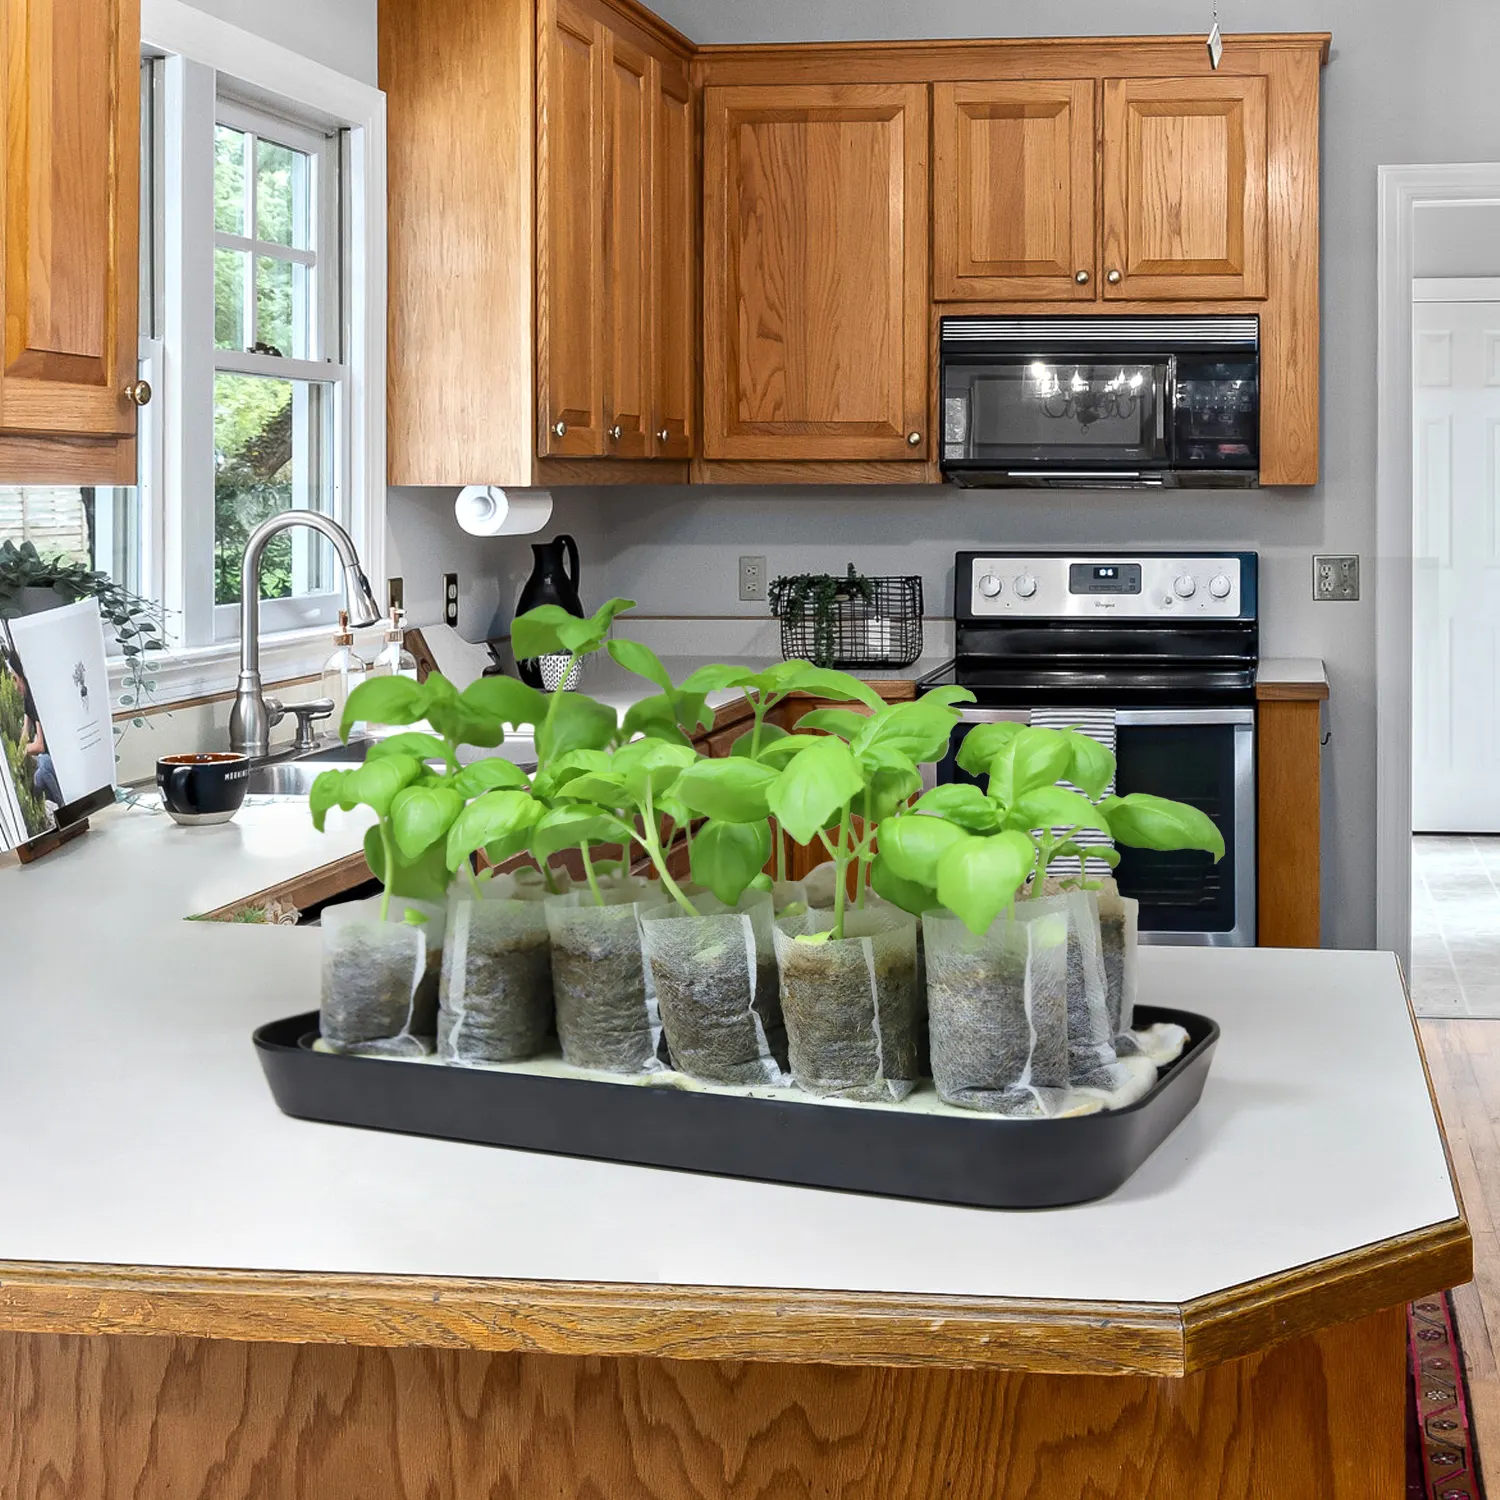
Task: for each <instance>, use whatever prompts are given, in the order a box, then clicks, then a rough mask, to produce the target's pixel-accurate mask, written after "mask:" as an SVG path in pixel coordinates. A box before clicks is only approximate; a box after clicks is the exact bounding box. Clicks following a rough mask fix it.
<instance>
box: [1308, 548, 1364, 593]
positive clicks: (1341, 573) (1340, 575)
mask: <svg viewBox="0 0 1500 1500" xmlns="http://www.w3.org/2000/svg"><path fill="white" fill-rule="evenodd" d="M1313 598H1314V599H1316V600H1318V601H1319V602H1320V603H1338V604H1342V603H1347V602H1349V601H1351V600H1354V599H1358V598H1359V559H1358V558H1357V557H1315V558H1313Z"/></svg>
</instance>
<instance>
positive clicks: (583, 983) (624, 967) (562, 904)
mask: <svg viewBox="0 0 1500 1500" xmlns="http://www.w3.org/2000/svg"><path fill="white" fill-rule="evenodd" d="M604 896H605V900H606V902H609V903H610V904H608V905H605V906H595V905H594V904H593V896H592V894H591V893H590V892H589V891H588V890H586V889H585V890H573V891H569V892H568V893H567V894H566V895H563V896H552V897H549V898H548V899H547V901H546V902H545V903H544V906H545V910H546V913H547V927H548V931H549V933H550V935H551V940H552V995H553V1000H554V1002H555V1005H556V1011H557V1036H558V1040H559V1041H560V1042H561V1043H562V1052H563V1058H564V1060H565V1061H566V1062H569V1063H571V1064H573V1066H574V1067H579V1068H599V1069H602V1070H603V1071H605V1072H609V1073H644V1072H651V1071H653V1070H655V1069H656V1068H659V1067H660V1066H661V1064H660V1062H659V1061H658V1060H657V1047H658V1043H659V1042H660V1040H661V1021H660V1018H659V1015H658V1012H657V1007H656V996H655V992H654V990H653V989H652V987H651V986H650V985H649V984H648V982H647V974H646V968H645V964H644V962H643V959H642V954H641V932H640V922H639V914H638V909H639V908H640V907H641V906H648V907H649V906H657V905H660V903H661V901H662V900H663V897H662V894H661V891H660V889H659V888H657V887H654V886H648V885H647V883H646V882H644V881H641V882H638V883H632V884H628V885H621V886H617V887H614V888H612V889H610V890H606V891H605V892H604Z"/></svg>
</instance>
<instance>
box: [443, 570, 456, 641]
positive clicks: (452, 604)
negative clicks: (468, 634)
mask: <svg viewBox="0 0 1500 1500" xmlns="http://www.w3.org/2000/svg"><path fill="white" fill-rule="evenodd" d="M443 624H444V625H452V626H454V627H455V628H457V626H458V574H457V573H444V574H443Z"/></svg>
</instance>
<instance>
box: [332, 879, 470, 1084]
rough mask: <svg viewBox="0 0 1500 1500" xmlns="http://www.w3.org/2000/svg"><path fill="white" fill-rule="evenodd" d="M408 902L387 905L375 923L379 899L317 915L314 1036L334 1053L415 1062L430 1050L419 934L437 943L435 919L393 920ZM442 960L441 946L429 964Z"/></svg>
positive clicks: (427, 950) (426, 971)
mask: <svg viewBox="0 0 1500 1500" xmlns="http://www.w3.org/2000/svg"><path fill="white" fill-rule="evenodd" d="M408 905H411V906H413V907H415V906H416V903H402V902H397V901H392V902H391V910H390V914H389V915H390V916H393V917H396V918H398V920H386V921H381V919H380V898H379V897H376V898H374V899H372V900H369V901H351V902H346V903H345V904H344V905H342V906H335V907H330V908H329V909H328V910H327V911H325V912H324V913H323V920H322V936H323V986H322V1006H321V1016H320V1031H321V1034H322V1038H323V1041H324V1042H325V1043H326V1044H327V1046H328V1047H329V1048H331V1049H332V1050H334V1051H337V1052H362V1053H373V1054H377V1055H381V1054H383V1055H386V1056H403V1057H420V1056H422V1055H424V1054H425V1053H427V1052H430V1051H431V1050H432V1046H431V1040H430V1039H431V1037H432V1033H433V1030H434V1029H435V1026H436V1004H435V1002H436V985H435V983H434V984H433V985H432V986H431V989H432V1001H433V1003H432V1005H431V1006H429V1004H428V1001H427V991H428V989H429V978H430V977H432V978H433V979H434V980H435V976H436V969H435V966H434V962H433V958H432V949H431V945H430V943H429V938H428V932H427V929H428V928H429V927H434V928H435V929H436V931H437V933H438V934H439V937H441V933H442V920H441V915H440V910H441V909H439V916H438V917H437V918H434V917H432V916H431V915H430V914H428V913H427V912H424V914H428V920H427V921H426V922H423V923H421V924H414V923H410V922H407V921H404V920H399V918H402V917H404V914H405V908H406V907H407V906H408ZM441 959H442V954H441V947H439V949H438V953H437V963H438V964H440V963H441Z"/></svg>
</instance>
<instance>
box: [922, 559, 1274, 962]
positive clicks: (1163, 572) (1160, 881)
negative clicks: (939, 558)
mask: <svg viewBox="0 0 1500 1500" xmlns="http://www.w3.org/2000/svg"><path fill="white" fill-rule="evenodd" d="M1256 561H1257V559H1256V555H1255V554H1254V553H1253V552H1227V553H1213V552H1154V553H1137V552H1113V553H1104V552H1090V553H1046V552H1036V551H1024V552H1022V551H988V552H960V553H959V554H958V556H957V558H956V560H955V564H954V574H953V576H954V608H953V614H954V621H955V626H956V650H957V655H956V656H955V658H954V660H953V661H952V662H950V663H949V664H948V665H947V666H945V667H943V668H940V669H939V670H938V671H937V672H934V673H932V674H931V675H929V676H928V677H926V678H924V679H923V680H922V682H921V683H920V684H919V685H918V690H919V691H927V690H929V689H931V688H934V687H938V686H941V685H943V684H947V683H955V682H956V683H959V684H961V685H962V686H964V687H967V688H969V689H971V690H972V691H973V693H974V695H975V697H976V699H977V700H978V701H977V702H976V703H975V704H973V705H970V706H969V707H967V708H966V709H965V710H964V714H963V719H962V720H961V722H960V724H959V726H958V728H957V729H956V730H955V731H954V738H953V743H952V745H951V746H950V749H949V754H948V756H947V757H946V758H945V759H944V760H943V761H942V762H941V763H940V764H939V765H938V766H937V767H936V771H935V779H936V781H937V782H945V781H967V780H969V779H971V778H969V776H968V775H967V773H966V772H964V771H963V770H961V769H960V768H959V767H958V765H957V764H956V762H955V759H954V757H955V755H956V754H957V750H958V746H959V744H960V742H961V740H962V737H963V735H964V734H965V733H967V731H968V728H969V727H970V726H972V725H973V724H976V723H986V722H993V721H994V720H997V719H1017V720H1022V721H1025V722H1030V723H1041V724H1049V725H1054V726H1062V725H1076V726H1077V727H1079V728H1081V729H1084V730H1086V731H1087V732H1089V733H1091V734H1093V735H1095V737H1096V738H1098V739H1100V740H1101V741H1103V742H1104V743H1106V744H1107V745H1109V747H1110V748H1111V749H1112V750H1113V751H1114V752H1115V755H1116V758H1117V761H1118V772H1117V777H1116V790H1117V791H1119V792H1120V793H1122V794H1123V793H1126V792H1152V793H1155V794H1156V795H1158V796H1162V797H1173V798H1176V799H1178V800H1180V801H1184V802H1191V803H1193V804H1194V805H1195V806H1198V807H1201V808H1202V809H1203V810H1204V811H1205V812H1206V813H1208V815H1209V816H1210V817H1211V818H1212V819H1213V820H1214V822H1215V823H1216V824H1217V825H1218V827H1219V830H1220V831H1221V832H1222V833H1223V835H1224V844H1225V850H1226V852H1225V856H1224V858H1223V860H1221V861H1220V862H1219V863H1218V864H1214V863H1213V862H1212V861H1211V860H1210V858H1209V856H1208V855H1206V854H1200V853H1192V852H1189V853H1179V854H1157V853H1154V852H1151V851H1147V850H1138V849H1122V850H1121V851H1120V854H1121V859H1120V866H1119V869H1118V871H1117V872H1116V877H1117V879H1118V880H1119V883H1120V889H1121V890H1122V891H1123V892H1124V894H1125V895H1127V896H1134V897H1135V898H1136V899H1137V900H1139V901H1140V903H1141V939H1142V941H1143V942H1160V943H1193V944H1214V945H1224V946H1249V945H1251V944H1253V943H1254V942H1255V671H1256V662H1257V660H1258V657H1259V627H1258V618H1257V590H1256V581H1257V580H1256V573H1257V569H1256Z"/></svg>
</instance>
